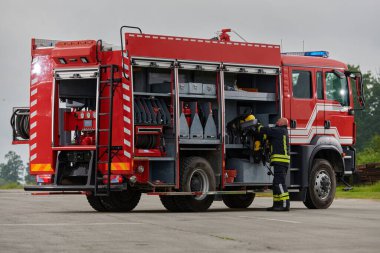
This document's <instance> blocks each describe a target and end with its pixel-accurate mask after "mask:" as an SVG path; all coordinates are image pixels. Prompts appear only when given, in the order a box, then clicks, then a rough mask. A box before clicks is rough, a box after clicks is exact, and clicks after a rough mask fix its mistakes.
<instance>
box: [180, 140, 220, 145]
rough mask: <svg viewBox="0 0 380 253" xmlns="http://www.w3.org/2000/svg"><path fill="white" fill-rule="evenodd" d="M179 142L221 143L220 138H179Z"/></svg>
mask: <svg viewBox="0 0 380 253" xmlns="http://www.w3.org/2000/svg"><path fill="white" fill-rule="evenodd" d="M179 144H214V145H217V144H220V140H207V139H179Z"/></svg>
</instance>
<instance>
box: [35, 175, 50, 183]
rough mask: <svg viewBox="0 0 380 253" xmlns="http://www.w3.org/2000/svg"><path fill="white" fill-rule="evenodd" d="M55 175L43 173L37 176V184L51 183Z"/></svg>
mask: <svg viewBox="0 0 380 253" xmlns="http://www.w3.org/2000/svg"><path fill="white" fill-rule="evenodd" d="M52 178H53V175H51V174H41V175H37V176H36V182H37V185H42V184H51V182H52Z"/></svg>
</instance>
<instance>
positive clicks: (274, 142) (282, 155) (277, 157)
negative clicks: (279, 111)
mask: <svg viewBox="0 0 380 253" xmlns="http://www.w3.org/2000/svg"><path fill="white" fill-rule="evenodd" d="M258 132H259V133H260V134H263V135H264V137H265V136H266V137H267V139H268V140H269V142H270V145H271V157H270V163H271V165H274V164H278V165H282V166H286V167H287V166H289V164H290V154H289V135H288V129H287V127H286V126H281V127H278V126H276V127H264V126H259V127H258Z"/></svg>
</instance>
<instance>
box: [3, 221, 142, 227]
mask: <svg viewBox="0 0 380 253" xmlns="http://www.w3.org/2000/svg"><path fill="white" fill-rule="evenodd" d="M141 224H143V223H140V222H115V223H112V222H102V223H19V224H17V223H13V224H12V223H6V224H0V227H2V226H4V227H22V226H108V225H141Z"/></svg>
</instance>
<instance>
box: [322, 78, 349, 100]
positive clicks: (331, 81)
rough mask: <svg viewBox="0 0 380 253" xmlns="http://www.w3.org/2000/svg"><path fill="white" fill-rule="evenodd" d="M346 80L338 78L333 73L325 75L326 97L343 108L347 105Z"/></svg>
mask: <svg viewBox="0 0 380 253" xmlns="http://www.w3.org/2000/svg"><path fill="white" fill-rule="evenodd" d="M348 95H349V94H348V83H347V78H346V77H343V78H340V77H338V76H337V75H336V74H334V73H333V72H327V73H326V97H327V99H329V100H334V101H337V102H339V103H340V104H341V105H343V106H348V105H349V97H348Z"/></svg>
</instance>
